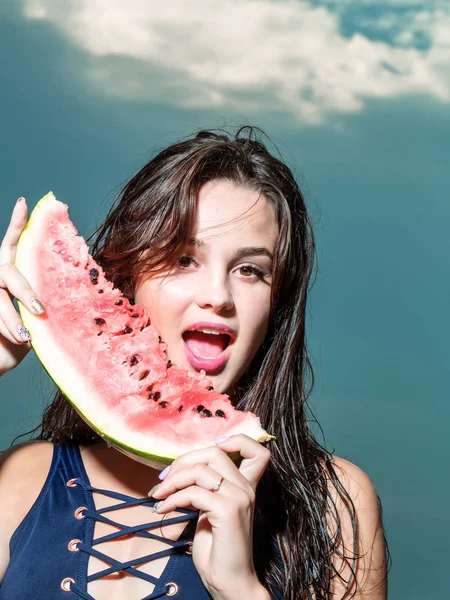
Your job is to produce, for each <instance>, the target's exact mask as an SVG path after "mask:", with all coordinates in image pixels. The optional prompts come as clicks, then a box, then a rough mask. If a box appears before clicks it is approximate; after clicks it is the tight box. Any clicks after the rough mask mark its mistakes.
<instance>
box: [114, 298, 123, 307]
mask: <svg viewBox="0 0 450 600" xmlns="http://www.w3.org/2000/svg"><path fill="white" fill-rule="evenodd" d="M114 304H115V305H116V306H122V304H123V300H122V299H121V298H119V299H118V300H117V302H114Z"/></svg>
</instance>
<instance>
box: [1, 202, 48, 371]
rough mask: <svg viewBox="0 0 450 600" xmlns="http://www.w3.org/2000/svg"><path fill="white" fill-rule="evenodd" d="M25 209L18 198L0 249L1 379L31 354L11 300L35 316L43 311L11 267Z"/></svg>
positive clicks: (25, 212)
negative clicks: (17, 301)
mask: <svg viewBox="0 0 450 600" xmlns="http://www.w3.org/2000/svg"><path fill="white" fill-rule="evenodd" d="M27 212H28V210H27V205H26V202H25V199H24V198H19V199H18V200H17V203H16V205H15V207H14V210H13V213H12V216H11V221H10V223H9V227H8V229H7V231H6V234H5V237H4V238H3V240H2V244H1V246H0V375H3V374H4V373H6V372H7V371H10V370H11V369H14V367H16V366H17V365H18V364H19V363H20V362H21V361H22V360H23V359H24V358H25V356H26V355H27V353H28V351H29V350H30V348H31V346H30V333H29V331H28V330H27V329H26V328H25V327H24V325H23V323H22V320H21V318H20V315H19V313H18V312H17V310H16V309H15V307H14V304H13V298H17V299H18V300H20V302H21V303H22V304H23V305H24V306H25V307H26V308H27V309H28V310H29V311H30V312H33V313H34V314H42V313H43V312H44V310H45V309H44V307H43V306H42V304H41V302H40V301H39V300H38V298H37V296H36V294H35V292H34V291H33V290H32V289H31V287H30V284H29V283H28V281H27V280H26V279H25V277H24V276H23V275H22V274H21V273H20V271H19V270H18V269H17V268H16V267H15V266H14V260H15V258H16V248H17V243H18V241H19V237H20V234H21V233H22V231H23V228H24V227H25V223H26V222H27Z"/></svg>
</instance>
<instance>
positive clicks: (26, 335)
mask: <svg viewBox="0 0 450 600" xmlns="http://www.w3.org/2000/svg"><path fill="white" fill-rule="evenodd" d="M17 332H18V334H19V337H20V338H21V339H22V340H23V341H24V342H29V341H30V340H31V335H30V332H29V331H28V329H27V328H26V327H25V326H24V325H19V326H18V327H17Z"/></svg>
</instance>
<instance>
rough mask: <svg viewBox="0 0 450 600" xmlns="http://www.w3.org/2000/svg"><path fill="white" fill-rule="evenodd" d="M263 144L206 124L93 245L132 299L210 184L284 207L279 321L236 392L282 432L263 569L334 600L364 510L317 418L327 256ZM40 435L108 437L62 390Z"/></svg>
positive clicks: (283, 171) (293, 597)
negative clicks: (314, 287) (318, 434)
mask: <svg viewBox="0 0 450 600" xmlns="http://www.w3.org/2000/svg"><path fill="white" fill-rule="evenodd" d="M262 140H264V141H265V138H264V135H263V133H262V132H261V131H260V130H257V129H255V128H250V127H244V128H240V129H238V130H237V132H236V133H235V134H234V135H229V134H227V133H226V132H224V131H219V132H216V131H200V132H199V133H198V134H197V135H195V136H194V137H190V138H187V139H184V140H182V141H180V142H177V143H175V144H173V145H171V146H169V147H167V148H165V149H164V150H162V151H161V152H159V154H157V155H156V156H155V157H154V158H153V159H152V160H150V161H149V162H148V163H147V164H146V165H144V166H143V167H142V168H141V169H140V170H139V171H138V172H137V173H136V174H135V175H134V176H133V177H132V179H131V180H130V181H129V182H128V183H127V184H126V185H125V187H124V188H123V190H122V192H121V193H120V195H119V197H118V198H117V200H116V202H115V204H114V205H113V206H112V208H111V210H110V212H109V214H108V216H107V218H106V220H105V222H104V223H103V225H102V226H101V227H100V228H99V229H98V231H97V232H96V238H95V243H94V244H93V246H92V253H93V255H94V257H95V259H96V260H97V261H98V262H99V264H100V265H101V266H102V268H103V269H104V270H105V272H106V275H107V277H108V278H109V279H111V280H112V281H113V283H114V284H115V286H116V287H118V288H120V289H121V290H122V291H123V292H124V293H125V294H126V295H128V296H129V297H130V298H131V297H132V296H133V289H134V284H135V281H136V278H137V277H140V276H141V275H143V274H144V273H150V272H158V271H161V270H162V269H164V268H165V267H166V266H167V265H168V264H173V262H174V261H175V260H176V259H177V258H178V257H179V256H180V255H181V254H182V253H183V251H184V248H185V246H186V244H188V242H189V239H190V237H191V234H192V231H193V227H194V220H195V213H196V203H197V198H198V194H199V190H200V188H201V186H202V185H203V184H205V183H206V182H209V181H217V180H223V181H228V182H232V183H234V184H235V185H238V186H243V187H246V188H250V189H252V190H256V191H258V192H259V193H260V194H261V195H263V196H264V197H265V198H266V199H267V200H268V201H269V202H270V203H271V204H272V206H273V208H274V210H275V215H276V219H277V223H278V229H279V235H278V240H277V243H276V248H275V253H274V266H273V273H274V276H273V284H272V290H271V294H272V299H271V316H270V322H269V326H268V331H267V334H266V337H265V340H264V342H263V344H262V346H261V348H260V349H259V351H258V352H257V354H256V356H255V357H254V359H253V360H252V362H251V364H250V365H249V366H248V368H247V370H246V371H245V373H244V374H243V376H242V377H241V378H240V380H239V382H238V384H237V385H236V390H235V394H236V399H237V405H236V406H237V408H238V409H241V410H251V411H253V412H255V413H256V414H257V415H258V416H259V417H260V418H261V423H262V426H263V427H264V429H266V430H267V431H269V432H270V433H271V434H273V435H275V436H276V442H273V443H272V444H271V446H270V450H271V459H270V463H269V466H268V468H267V470H266V472H265V473H264V475H263V477H262V479H261V481H260V484H259V487H258V490H257V496H256V508H255V525H254V561H255V568H256V571H257V574H258V577H259V578H260V580H261V582H262V583H263V584H264V585H266V586H267V588H268V589H271V590H276V589H278V590H281V593H282V595H283V598H285V599H286V600H298V599H300V598H302V599H303V598H305V599H313V598H314V599H315V600H321V599H325V598H329V597H330V593H329V590H330V581H331V579H332V578H333V577H338V578H340V579H341V580H342V579H343V577H344V575H343V572H342V570H341V569H337V568H336V567H335V564H337V562H341V564H344V563H345V564H346V566H347V568H346V571H345V573H348V576H347V577H346V579H345V582H344V583H345V584H346V587H347V590H348V592H349V593H350V592H351V595H353V593H355V591H356V589H357V582H356V577H355V566H356V559H357V558H358V557H357V547H358V529H357V522H356V515H355V508H354V506H353V503H352V499H351V498H350V496H349V494H348V492H347V490H346V489H345V487H344V486H343V485H342V483H341V481H340V479H339V477H338V476H337V474H336V471H335V468H334V466H333V461H332V457H331V455H330V454H329V453H328V452H327V451H326V450H325V448H324V447H322V446H321V445H320V444H319V443H318V441H317V440H316V438H315V436H314V434H313V432H312V430H311V427H310V424H309V418H308V416H310V413H308V406H307V400H308V397H309V395H310V393H311V390H312V387H313V384H314V376H313V370H312V367H311V361H310V358H309V355H308V350H307V345H306V335H305V319H306V305H307V297H308V292H309V289H310V284H311V280H312V275H313V274H314V269H315V264H316V261H315V258H316V252H315V245H314V237H313V231H312V227H311V222H310V218H309V216H308V211H307V208H306V205H305V201H304V197H303V195H302V192H301V191H300V189H299V186H298V185H297V183H296V181H295V178H294V176H293V174H292V172H291V170H290V169H289V168H288V166H287V165H286V164H285V163H284V162H283V161H282V160H281V159H280V158H278V157H277V156H275V153H273V154H272V153H270V152H269V151H268V149H267V147H266V146H267V142H265V143H264V142H263V141H262ZM38 437H39V439H46V440H52V441H53V442H54V443H64V442H66V441H68V440H72V441H75V442H78V443H83V444H90V443H93V442H96V441H99V440H100V438H99V437H98V436H97V435H96V434H95V433H94V432H93V431H92V430H91V429H90V428H89V427H88V426H87V425H86V424H85V423H84V422H83V421H82V420H81V418H80V417H79V416H78V415H77V413H76V412H75V411H74V409H73V408H72V407H71V405H70V404H69V403H68V402H67V401H66V400H65V398H64V396H63V395H62V394H61V393H60V392H58V393H57V395H56V397H55V399H54V401H53V402H52V404H51V405H50V406H49V407H48V408H47V409H46V412H45V414H44V417H43V420H42V423H41V426H40V433H39V436H38ZM337 501H339V505H340V506H343V507H344V512H346V513H348V514H346V515H345V518H346V519H348V520H349V522H351V527H352V528H353V546H352V547H351V548H347V547H344V541H343V537H342V528H341V523H342V514H341V513H340V512H339V511H338V508H337ZM341 510H342V509H341ZM330 523H332V526H330ZM268 540H269V541H270V540H272V542H273V543H268ZM336 557H338V559H339V560H338V561H336ZM345 597H348V596H347V594H345Z"/></svg>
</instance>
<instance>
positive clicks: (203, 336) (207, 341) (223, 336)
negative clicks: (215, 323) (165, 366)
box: [183, 328, 232, 360]
mask: <svg viewBox="0 0 450 600" xmlns="http://www.w3.org/2000/svg"><path fill="white" fill-rule="evenodd" d="M183 340H184V343H185V344H186V347H187V349H188V350H189V353H190V354H192V355H193V356H196V357H198V358H200V359H206V360H210V359H212V360H214V359H217V358H219V357H220V355H221V354H223V352H224V351H225V350H226V349H227V348H228V346H229V345H230V343H231V342H232V339H231V336H230V335H229V334H228V333H224V332H223V331H216V330H213V329H208V328H203V329H201V330H197V329H194V330H188V331H185V332H184V333H183Z"/></svg>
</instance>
